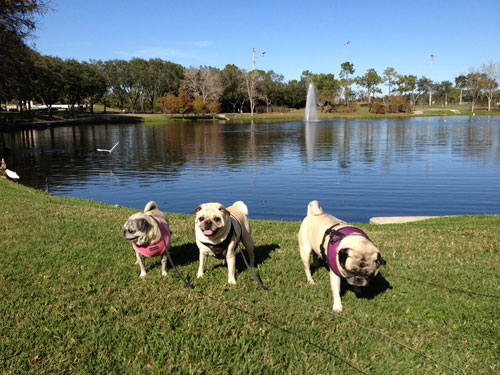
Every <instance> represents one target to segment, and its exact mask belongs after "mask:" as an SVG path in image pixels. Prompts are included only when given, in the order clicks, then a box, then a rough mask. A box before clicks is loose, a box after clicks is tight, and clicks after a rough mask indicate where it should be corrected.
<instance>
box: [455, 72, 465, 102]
mask: <svg viewBox="0 0 500 375" xmlns="http://www.w3.org/2000/svg"><path fill="white" fill-rule="evenodd" d="M455 87H456V88H457V89H460V105H462V94H463V90H464V88H465V87H467V76H466V75H464V74H461V75H459V76H458V77H456V78H455Z"/></svg>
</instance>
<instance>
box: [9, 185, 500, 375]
mask: <svg viewBox="0 0 500 375" xmlns="http://www.w3.org/2000/svg"><path fill="white" fill-rule="evenodd" d="M166 194H167V193H166ZM144 203H146V202H144ZM198 203H202V202H193V207H194V206H195V205H196V204H198ZM222 203H226V204H228V203H232V202H222ZM320 203H321V202H320ZM160 208H161V209H163V210H165V211H168V207H160ZM305 210H306V208H305V207H304V213H305ZM0 212H2V220H1V222H0V234H1V235H0V249H1V255H2V268H1V271H0V293H1V295H2V300H1V303H0V315H1V320H0V336H1V340H0V373H1V374H66V373H68V374H69V373H71V374H169V373H172V374H357V373H369V374H449V373H453V371H452V370H450V369H449V368H447V367H446V366H449V367H451V368H453V369H456V370H457V371H458V373H461V374H462V373H463V374H499V373H500V272H499V264H500V217H499V216H494V215H488V216H461V217H448V218H441V219H433V220H428V221H423V222H416V223H410V224H399V225H384V226H376V225H368V224H362V225H359V226H360V227H361V228H362V229H364V230H366V232H367V233H368V235H369V236H370V237H371V239H372V240H374V242H375V243H376V244H377V245H378V246H379V247H380V249H381V251H382V254H383V256H384V258H385V260H386V261H387V266H386V267H385V268H383V269H382V272H381V276H380V277H377V278H376V279H375V280H374V282H373V283H372V285H371V286H370V287H368V288H367V289H366V290H365V292H364V294H363V295H362V296H360V297H357V296H356V295H355V293H354V292H353V291H352V290H351V289H349V288H347V287H344V288H343V290H344V294H343V304H344V312H343V313H342V315H341V317H339V316H338V315H336V314H333V313H331V307H332V296H331V292H330V287H329V280H328V273H327V271H326V270H325V269H324V268H319V269H317V270H316V272H315V273H314V275H313V277H314V278H315V280H316V285H315V286H310V285H308V284H307V283H306V277H305V275H304V271H303V267H302V264H301V261H300V258H299V253H298V244H297V231H298V228H299V223H298V222H281V221H265V220H252V221H251V225H252V227H253V232H254V242H255V244H256V263H257V267H256V272H257V273H258V274H260V276H261V278H262V280H263V282H264V284H265V285H266V286H268V287H269V288H270V292H267V293H266V292H264V291H262V290H260V289H259V287H258V286H257V284H256V283H255V281H254V280H253V279H252V278H251V276H250V274H249V272H248V271H247V270H245V268H244V263H243V261H242V258H241V256H239V257H238V258H237V266H238V271H237V275H236V277H237V282H238V283H237V285H235V286H231V285H228V284H227V269H226V268H225V267H224V266H222V265H220V263H219V262H218V261H215V260H214V259H210V261H209V263H208V270H207V273H206V274H205V276H204V277H203V278H202V279H199V280H198V279H196V276H195V275H196V269H197V266H198V262H197V249H196V245H195V243H194V242H195V240H194V229H193V222H194V215H184V214H168V217H169V219H170V223H171V229H172V231H173V235H172V239H173V242H172V248H171V252H172V257H173V259H174V262H175V263H176V264H177V265H178V268H179V270H180V272H181V273H182V274H183V276H184V277H186V278H187V279H189V280H190V281H191V282H192V284H193V285H194V287H195V290H194V291H193V290H188V289H187V288H185V287H184V286H183V284H182V282H181V281H180V280H179V278H178V277H177V276H176V274H175V272H174V271H173V270H172V269H170V267H169V270H168V276H166V277H162V276H161V275H160V260H159V258H155V259H153V260H150V261H149V262H147V264H146V265H147V268H148V274H147V276H146V277H145V279H142V280H141V279H140V278H139V267H138V265H136V264H134V261H135V256H134V253H133V250H132V247H131V245H130V244H129V243H127V242H126V241H124V240H123V239H122V236H121V231H122V226H123V223H124V222H125V220H126V219H127V217H128V216H129V215H131V214H132V213H133V212H135V211H134V210H132V209H128V208H119V207H113V206H109V205H104V204H100V203H96V202H91V201H85V200H80V199H73V198H64V197H56V196H52V195H48V194H45V193H42V192H39V191H35V190H33V189H30V188H26V187H23V186H21V185H19V184H15V183H12V182H9V181H7V180H5V179H0ZM250 216H251V212H250ZM197 291H200V292H202V293H203V294H204V295H201V294H200V293H198V292H197ZM285 295H288V296H294V297H298V298H302V299H304V300H305V301H307V302H309V303H311V304H314V305H317V306H319V307H321V308H322V309H324V311H322V310H318V309H315V308H313V307H311V306H308V305H305V304H303V303H300V302H299V301H297V300H294V299H290V298H288V297H285ZM206 296H210V297H213V298H214V299H212V298H209V297H206ZM354 322H357V324H356V323H354ZM360 325H362V326H364V327H369V328H370V329H373V330H376V331H380V332H383V333H384V334H386V335H389V336H391V337H392V338H393V339H395V340H398V341H399V342H400V343H402V344H405V345H407V346H409V347H411V348H414V349H415V350H416V352H415V351H412V350H409V349H407V348H405V347H403V346H401V345H400V344H398V343H396V342H395V341H394V340H390V339H388V338H387V337H385V336H382V335H380V334H378V333H376V332H373V331H369V330H367V329H365V328H363V327H361V326H360ZM276 326H279V327H281V328H278V327H276ZM285 330H286V331H285ZM419 353H421V354H425V355H426V356H430V357H432V358H433V359H436V360H438V361H440V362H441V363H443V364H445V365H446V366H444V365H442V364H438V363H436V362H434V361H433V360H431V359H427V358H425V357H423V356H422V355H420V354H419ZM344 361H346V362H347V363H348V364H346V363H345V362H344ZM356 369H357V370H356Z"/></svg>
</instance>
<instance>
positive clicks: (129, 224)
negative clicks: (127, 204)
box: [123, 213, 152, 246]
mask: <svg viewBox="0 0 500 375" xmlns="http://www.w3.org/2000/svg"><path fill="white" fill-rule="evenodd" d="M149 220H150V218H149V217H148V216H147V215H144V214H143V213H137V214H134V215H132V216H130V217H129V218H128V220H127V221H126V222H125V224H124V225H123V237H124V238H125V239H126V240H127V241H131V242H133V243H135V244H136V245H137V246H144V245H148V244H149V243H150V240H151V239H150V233H151V231H150V229H151V227H152V225H151V223H150V222H149Z"/></svg>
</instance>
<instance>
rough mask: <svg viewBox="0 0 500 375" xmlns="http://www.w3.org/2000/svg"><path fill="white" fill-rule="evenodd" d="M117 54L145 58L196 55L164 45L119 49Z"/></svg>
mask: <svg viewBox="0 0 500 375" xmlns="http://www.w3.org/2000/svg"><path fill="white" fill-rule="evenodd" d="M117 54H119V55H121V56H123V57H125V58H132V57H140V58H143V59H153V58H157V57H158V58H161V59H171V58H180V57H191V58H192V57H195V56H194V54H193V53H192V52H188V51H183V50H177V49H172V48H163V47H146V48H141V49H137V50H132V51H117Z"/></svg>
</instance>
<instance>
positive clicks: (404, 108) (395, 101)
mask: <svg viewBox="0 0 500 375" xmlns="http://www.w3.org/2000/svg"><path fill="white" fill-rule="evenodd" d="M410 111H411V106H410V104H409V103H408V102H407V101H406V99H405V98H403V97H401V96H398V97H395V98H392V99H391V102H390V103H389V113H406V112H410Z"/></svg>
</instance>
